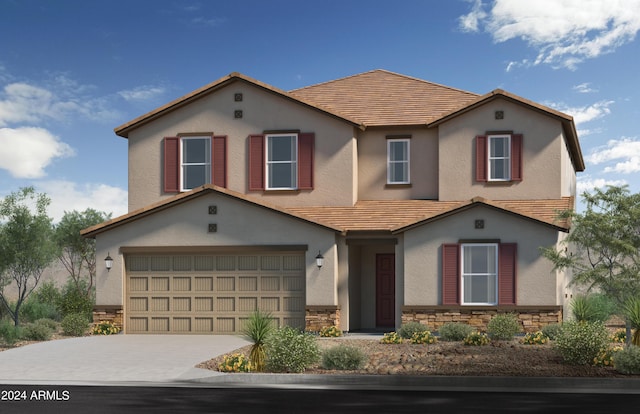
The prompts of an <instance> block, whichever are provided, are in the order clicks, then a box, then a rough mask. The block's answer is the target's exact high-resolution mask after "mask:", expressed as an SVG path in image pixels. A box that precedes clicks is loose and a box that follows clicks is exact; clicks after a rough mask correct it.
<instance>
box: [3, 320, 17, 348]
mask: <svg viewBox="0 0 640 414" xmlns="http://www.w3.org/2000/svg"><path fill="white" fill-rule="evenodd" d="M21 337H22V328H20V327H18V326H14V324H13V322H11V321H8V320H6V319H5V320H0V339H2V340H3V342H4V343H5V344H6V345H10V346H11V345H14V344H15V343H16V342H18V340H19V339H20V338H21Z"/></svg>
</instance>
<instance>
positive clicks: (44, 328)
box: [22, 319, 55, 341]
mask: <svg viewBox="0 0 640 414" xmlns="http://www.w3.org/2000/svg"><path fill="white" fill-rule="evenodd" d="M54 323H55V322H54ZM51 335H53V329H52V328H51V325H50V324H49V323H48V322H47V319H39V320H37V321H36V322H33V323H29V324H27V325H25V326H24V328H23V329H22V338H24V339H26V340H28V341H48V340H49V339H51Z"/></svg>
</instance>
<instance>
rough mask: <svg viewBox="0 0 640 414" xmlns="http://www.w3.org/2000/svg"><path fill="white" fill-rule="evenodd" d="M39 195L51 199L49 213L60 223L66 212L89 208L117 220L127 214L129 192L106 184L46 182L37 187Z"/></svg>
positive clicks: (39, 183) (38, 184)
mask: <svg viewBox="0 0 640 414" xmlns="http://www.w3.org/2000/svg"><path fill="white" fill-rule="evenodd" d="M35 187H36V189H37V191H38V192H39V193H45V194H47V196H48V197H49V198H50V199H51V204H50V205H49V209H48V213H49V216H51V217H52V218H53V221H54V222H56V223H57V222H59V221H60V219H61V218H62V217H63V216H64V213H65V211H68V212H70V211H74V210H75V211H84V210H86V209H87V208H92V209H94V210H98V211H103V212H105V213H111V217H112V218H115V217H118V216H121V215H123V214H126V213H127V209H128V204H127V203H128V201H127V190H125V189H122V188H118V187H113V186H110V185H106V184H78V183H74V182H71V181H46V182H38V183H37V185H35Z"/></svg>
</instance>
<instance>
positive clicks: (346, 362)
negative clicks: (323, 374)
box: [322, 345, 367, 370]
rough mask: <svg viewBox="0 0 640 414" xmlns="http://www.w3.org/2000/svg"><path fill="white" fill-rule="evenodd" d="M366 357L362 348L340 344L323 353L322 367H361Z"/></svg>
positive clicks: (339, 368) (342, 368) (344, 368)
mask: <svg viewBox="0 0 640 414" xmlns="http://www.w3.org/2000/svg"><path fill="white" fill-rule="evenodd" d="M366 358H367V357H366V355H365V354H364V352H362V351H361V350H360V348H356V347H355V346H347V345H338V346H334V347H333V348H329V349H327V350H325V351H324V352H323V353H322V367H323V368H325V369H337V370H354V369H360V368H362V367H363V366H364V363H365V360H366Z"/></svg>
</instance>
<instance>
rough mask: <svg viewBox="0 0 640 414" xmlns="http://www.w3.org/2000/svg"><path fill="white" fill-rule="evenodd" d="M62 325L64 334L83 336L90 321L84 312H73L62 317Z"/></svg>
mask: <svg viewBox="0 0 640 414" xmlns="http://www.w3.org/2000/svg"><path fill="white" fill-rule="evenodd" d="M60 326H61V327H62V333H63V334H64V335H67V336H83V335H84V334H85V333H86V332H87V330H88V329H89V322H88V321H87V315H85V314H84V313H71V314H69V315H67V316H65V317H64V319H62V322H61V323H60Z"/></svg>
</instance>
